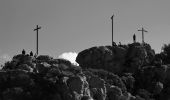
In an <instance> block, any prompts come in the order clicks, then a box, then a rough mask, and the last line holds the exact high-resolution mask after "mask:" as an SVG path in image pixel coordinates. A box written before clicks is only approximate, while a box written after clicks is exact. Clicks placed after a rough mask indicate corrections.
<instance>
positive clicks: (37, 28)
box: [34, 25, 41, 55]
mask: <svg viewBox="0 0 170 100" xmlns="http://www.w3.org/2000/svg"><path fill="white" fill-rule="evenodd" d="M39 29H41V27H40V26H38V25H37V27H36V28H35V29H34V31H37V54H36V55H38V30H39Z"/></svg>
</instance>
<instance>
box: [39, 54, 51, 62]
mask: <svg viewBox="0 0 170 100" xmlns="http://www.w3.org/2000/svg"><path fill="white" fill-rule="evenodd" d="M52 59H53V58H52V57H50V56H48V55H39V56H38V57H37V58H36V60H41V61H50V60H52Z"/></svg>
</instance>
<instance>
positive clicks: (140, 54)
mask: <svg viewBox="0 0 170 100" xmlns="http://www.w3.org/2000/svg"><path fill="white" fill-rule="evenodd" d="M154 56H155V53H154V50H152V49H151V47H150V46H149V45H148V44H145V45H141V44H140V43H133V44H129V45H128V46H126V47H125V46H113V47H111V46H99V47H92V48H89V49H86V50H84V51H82V52H80V53H79V54H78V56H77V59H76V61H77V62H78V63H79V65H80V66H81V67H83V68H98V69H105V70H108V71H111V72H113V73H116V74H120V73H122V72H123V71H127V72H132V73H134V72H135V71H136V70H137V69H138V68H140V67H142V66H144V65H146V64H149V63H151V62H152V61H153V59H154Z"/></svg>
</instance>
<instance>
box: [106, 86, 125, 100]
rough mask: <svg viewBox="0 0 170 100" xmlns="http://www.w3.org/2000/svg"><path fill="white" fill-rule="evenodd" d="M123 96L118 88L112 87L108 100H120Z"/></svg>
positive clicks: (108, 93)
mask: <svg viewBox="0 0 170 100" xmlns="http://www.w3.org/2000/svg"><path fill="white" fill-rule="evenodd" d="M122 95H123V94H122V91H121V89H120V88H119V87H117V86H110V87H109V89H108V90H107V98H108V100H119V99H120V98H121V96H122Z"/></svg>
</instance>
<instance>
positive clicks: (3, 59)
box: [0, 54, 11, 65]
mask: <svg viewBox="0 0 170 100" xmlns="http://www.w3.org/2000/svg"><path fill="white" fill-rule="evenodd" d="M10 60H11V57H10V56H9V55H8V54H3V55H1V56H0V65H3V64H4V63H5V62H7V61H10Z"/></svg>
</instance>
